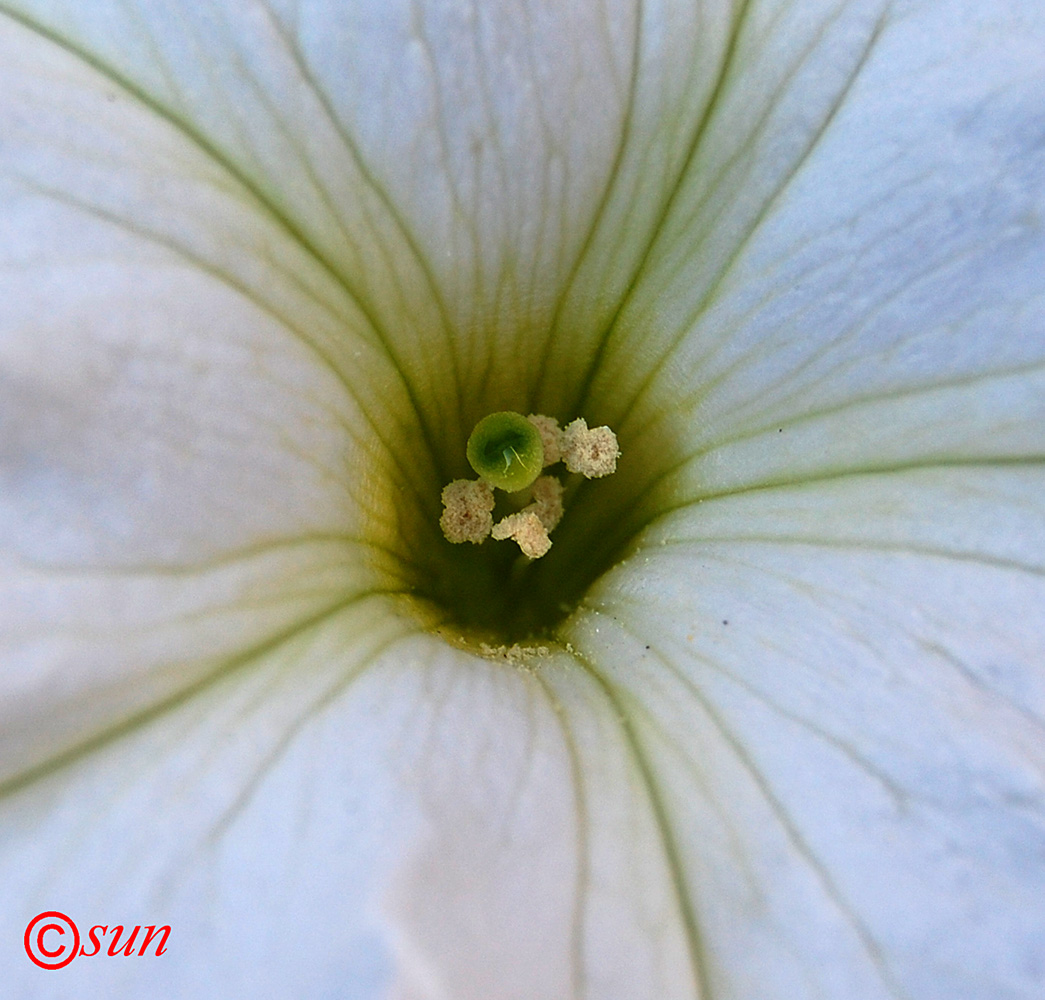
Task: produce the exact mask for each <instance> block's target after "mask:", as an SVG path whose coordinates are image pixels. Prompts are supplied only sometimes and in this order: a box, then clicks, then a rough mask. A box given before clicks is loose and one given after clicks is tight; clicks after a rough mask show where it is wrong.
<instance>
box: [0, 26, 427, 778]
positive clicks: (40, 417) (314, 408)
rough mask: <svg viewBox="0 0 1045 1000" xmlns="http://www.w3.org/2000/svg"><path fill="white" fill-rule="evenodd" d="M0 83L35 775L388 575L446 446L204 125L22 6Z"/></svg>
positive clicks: (13, 502) (7, 313)
mask: <svg viewBox="0 0 1045 1000" xmlns="http://www.w3.org/2000/svg"><path fill="white" fill-rule="evenodd" d="M0 94H2V95H3V96H2V97H0V134H3V135H4V142H3V144H2V145H0V199H2V201H3V204H4V206H5V210H4V224H3V227H2V229H0V300H2V301H3V302H4V309H3V312H2V316H0V427H2V428H3V434H2V443H0V487H2V489H0V658H2V662H3V671H2V672H0V705H2V708H0V720H2V721H0V732H2V733H3V736H2V737H0V743H2V751H0V761H2V764H0V772H2V775H3V776H4V777H10V776H11V775H12V774H15V773H19V772H20V771H22V770H24V769H25V768H26V767H30V766H33V765H34V764H35V763H38V762H39V761H40V760H42V759H44V758H46V757H48V756H53V755H55V754H58V753H61V752H64V751H65V750H67V749H69V748H70V747H71V746H72V745H74V744H77V743H80V742H83V741H84V740H87V739H90V738H93V737H94V736H97V735H99V734H101V733H102V732H104V731H106V730H108V729H110V728H111V727H113V726H116V725H119V724H122V723H123V722H125V721H126V720H127V719H129V718H130V717H131V716H132V715H133V714H134V713H135V712H136V711H139V710H142V709H143V708H145V707H148V706H151V705H153V704H155V703H156V702H157V701H160V700H162V699H163V698H165V697H167V696H169V695H171V694H173V693H175V692H176V691H178V690H184V689H186V688H188V687H189V686H191V685H192V684H194V683H195V682H196V681H198V680H199V679H200V678H202V677H203V676H205V675H206V674H207V673H209V672H211V671H213V670H215V669H216V668H217V667H219V666H220V665H222V664H224V663H226V662H228V661H229V660H230V659H231V658H233V657H236V656H239V655H242V654H244V653H246V652H248V651H250V650H256V649H258V648H260V647H262V646H264V645H265V644H266V643H269V642H271V641H274V640H275V639H276V638H277V637H279V636H281V635H283V634H284V633H286V632H288V631H292V630H293V629H294V628H296V627H297V626H298V625H300V624H301V623H303V622H308V621H309V620H310V619H312V618H314V617H315V616H317V615H321V614H323V613H325V612H327V611H329V610H330V609H331V608H333V607H336V606H338V605H339V604H341V603H344V602H345V601H348V600H351V599H352V598H353V597H355V596H356V595H358V594H359V593H360V592H362V591H365V590H366V589H367V588H372V587H373V586H375V583H374V579H375V577H374V573H373V566H374V565H378V564H380V561H381V559H382V558H383V557H382V555H381V551H380V550H381V546H382V545H383V544H384V545H388V544H394V542H390V541H389V539H390V537H394V536H390V529H389V527H388V522H389V515H390V512H389V510H388V505H387V504H384V506H383V509H382V507H381V505H380V504H377V503H375V496H376V495H377V494H376V491H375V486H376V485H380V484H381V483H382V481H383V482H384V484H385V488H387V487H391V488H392V489H399V490H405V489H409V488H410V486H411V480H410V477H411V476H414V475H416V474H417V473H416V470H417V469H420V468H423V459H419V460H418V461H417V463H416V464H415V468H414V469H408V470H405V471H404V470H401V469H397V468H396V466H395V464H394V463H393V461H392V459H391V458H390V457H389V455H388V454H387V452H386V451H385V449H384V448H383V446H382V444H381V438H380V434H379V433H377V432H376V431H374V429H373V428H374V427H375V426H379V427H380V426H384V427H393V426H394V425H395V421H394V420H392V418H391V417H390V416H388V410H389V408H393V409H394V408H395V407H397V406H402V400H403V398H404V395H405V390H404V389H403V388H402V384H401V380H399V379H398V377H397V376H396V373H395V372H394V370H393V369H392V368H391V366H390V365H389V364H388V362H387V359H386V357H385V356H384V355H383V353H382V352H380V351H379V350H378V349H376V348H375V347H374V346H373V345H372V344H371V343H369V341H368V339H367V336H366V331H365V323H364V322H362V320H361V319H360V317H359V314H358V310H355V308H354V307H353V306H352V304H351V303H350V302H349V301H348V300H347V299H346V296H345V293H344V290H343V289H342V288H340V287H339V286H338V285H337V283H336V282H335V281H334V280H333V279H331V278H330V277H329V276H328V275H325V274H324V273H323V272H322V271H321V269H319V268H317V266H316V264H315V260H314V259H313V258H310V257H309V256H308V255H307V254H306V253H305V252H304V251H302V249H301V247H300V245H299V244H298V243H297V242H295V241H294V240H293V239H292V238H291V237H290V236H289V235H288V233H287V232H286V231H285V229H284V228H281V227H280V226H279V225H278V224H277V223H276V222H274V221H273V220H272V219H271V218H270V217H266V216H265V215H264V214H263V213H262V212H261V211H260V210H259V207H258V205H257V203H256V200H255V199H253V198H252V196H251V195H250V193H249V192H248V191H247V190H246V189H245V188H244V187H243V185H242V184H240V183H238V182H237V180H236V178H235V177H233V176H231V175H230V173H229V172H228V170H226V169H224V168H223V167H222V166H221V165H220V164H218V163H216V162H215V161H214V159H213V158H212V157H210V156H209V155H207V154H206V153H205V152H204V151H201V150H200V149H199V148H198V146H197V145H196V144H195V143H193V142H192V141H191V140H190V139H189V138H188V137H187V136H186V135H185V133H184V132H183V131H180V130H179V129H177V128H175V127H173V126H172V125H171V124H170V123H169V122H167V121H164V120H163V119H162V118H160V117H158V116H157V115H156V114H155V113H154V112H153V111H152V110H151V109H149V108H147V107H144V106H143V105H142V104H141V102H140V101H139V100H137V99H135V98H134V97H133V95H131V94H129V93H127V92H126V91H124V90H121V89H120V88H118V87H116V86H114V85H113V83H112V81H110V80H108V79H107V78H106V77H105V76H104V75H102V74H99V73H98V72H96V71H95V70H94V69H93V68H91V67H90V66H87V65H85V64H84V63H83V61H82V60H81V59H79V58H77V57H75V56H73V55H71V54H70V53H68V52H66V51H64V50H63V49H61V48H59V47H56V46H55V45H54V44H53V43H52V42H50V41H49V40H47V39H44V38H41V37H39V36H38V35H37V34H35V33H33V32H30V31H28V30H27V29H26V28H24V27H22V26H20V25H18V24H15V23H13V22H11V21H10V20H4V21H0ZM357 329H362V330H363V331H364V332H362V333H359V334H358V335H356V334H355V333H354V331H355V330H357ZM364 375H365V377H364ZM346 389H347V390H348V391H346ZM364 465H366V466H368V467H369V468H371V469H372V470H373V471H374V473H375V475H374V477H372V478H369V479H368V478H366V477H361V476H359V474H358V469H359V468H360V467H362V466H364ZM378 472H380V475H378ZM375 507H376V508H377V510H376V511H375ZM364 522H365V523H366V524H367V528H368V532H367V534H368V537H367V538H366V539H365V544H361V535H360V533H361V524H363V523H364ZM382 524H384V525H385V527H382ZM393 527H394V525H393ZM368 552H369V553H370V555H367V553H368ZM371 556H372V557H373V559H374V560H376V561H371ZM364 557H365V558H364ZM368 563H369V565H368ZM45 719H46V720H47V721H46V724H44V722H43V720H45Z"/></svg>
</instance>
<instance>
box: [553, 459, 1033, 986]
mask: <svg viewBox="0 0 1045 1000" xmlns="http://www.w3.org/2000/svg"><path fill="white" fill-rule="evenodd" d="M1043 495H1045V492H1043V490H1042V479H1041V475H1040V473H1039V471H1038V470H1037V469H1023V470H1015V469H1004V468H1002V469H982V470H970V469H961V470H943V469H935V470H933V469H930V470H913V471H908V472H902V473H895V474H893V475H888V476H886V475H879V476H854V477H851V478H847V479H842V480H838V481H835V482H832V483H825V484H818V485H810V486H804V487H780V488H777V489H773V490H766V491H760V492H758V493H752V494H749V495H746V496H744V497H735V496H734V497H727V498H723V499H721V500H717V501H708V502H706V503H704V504H701V505H699V506H697V507H694V508H692V509H690V510H687V511H685V512H683V513H680V514H678V515H677V516H676V517H674V518H672V519H669V520H668V521H666V522H664V523H663V524H661V525H659V526H657V527H656V528H655V529H651V532H650V534H649V537H648V538H647V539H646V540H645V541H646V545H645V546H644V548H643V549H642V551H641V553H640V554H639V555H637V556H636V557H634V558H633V559H632V560H631V561H630V563H628V564H626V565H625V566H624V567H622V568H621V569H620V570H618V571H617V572H615V573H614V574H613V575H611V577H609V578H608V579H607V580H606V581H604V583H602V584H601V585H600V586H599V587H598V588H597V591H596V593H595V594H593V595H592V596H591V597H590V599H589V603H590V605H591V606H592V607H593V609H595V610H594V611H593V612H592V613H587V614H581V615H580V616H579V618H578V620H577V622H576V624H575V626H574V628H573V641H574V644H575V645H577V646H578V648H580V649H582V650H583V651H584V653H585V655H586V656H587V658H588V659H589V660H590V662H592V663H594V664H596V665H597V669H598V670H599V671H601V672H602V674H603V676H604V677H605V680H606V683H607V685H608V686H609V688H610V690H611V691H612V692H613V696H614V699H615V701H616V704H617V705H618V706H619V710H620V711H621V712H622V713H625V714H626V715H628V716H629V717H630V718H631V719H632V720H633V721H632V723H631V727H632V731H633V732H634V734H635V743H636V747H637V752H638V753H639V755H640V757H641V758H643V759H645V760H646V761H647V762H648V764H647V766H648V770H649V774H650V780H651V784H652V786H653V787H654V788H655V789H657V794H658V795H659V797H660V800H661V802H662V803H663V808H664V812H665V815H666V820H667V823H668V824H669V828H670V830H671V831H672V835H673V837H674V838H675V843H676V845H677V850H678V855H679V858H680V868H681V879H682V881H683V883H684V885H685V889H686V893H687V895H688V899H689V900H690V905H691V906H692V908H693V911H694V915H695V916H694V923H695V926H696V927H697V928H698V930H699V942H700V955H701V961H702V964H703V971H704V975H705V977H706V980H705V981H706V983H707V986H708V995H710V996H721V997H744V998H749V997H759V998H766V1000H768V998H774V997H781V998H784V997H787V998H799V997H807V996H808V997H815V996H825V995H826V996H845V997H854V998H856V997H860V998H864V997H867V998H870V997H883V998H884V997H891V996H910V997H919V998H924V1000H928V998H939V1000H950V998H955V997H962V998H965V1000H972V998H977V1000H981V998H982V1000H989V998H995V997H1006V998H1023V1000H1031V998H1033V997H1038V996H1040V995H1041V992H1042V989H1043V987H1045V952H1043V951H1042V945H1041V942H1042V940H1043V934H1045V862H1043V859H1045V738H1043V736H1045V676H1043V674H1042V671H1041V664H1042V663H1043V662H1045V559H1043V558H1042V553H1043V552H1045V504H1043V502H1042V497H1043Z"/></svg>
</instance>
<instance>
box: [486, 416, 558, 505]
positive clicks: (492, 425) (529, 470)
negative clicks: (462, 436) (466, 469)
mask: <svg viewBox="0 0 1045 1000" xmlns="http://www.w3.org/2000/svg"><path fill="white" fill-rule="evenodd" d="M468 463H469V464H470V465H471V467H472V468H473V469H475V471H476V472H477V473H478V474H479V475H480V476H481V477H482V478H483V479H485V480H486V481H487V482H488V483H490V484H491V485H492V486H496V487H497V488H498V489H500V490H505V491H507V492H508V493H517V492H518V491H519V490H524V489H526V487H527V486H530V485H531V484H532V483H533V482H534V480H535V479H536V478H537V477H538V476H539V475H540V474H541V469H543V468H544V446H543V445H542V444H541V435H540V432H539V431H538V430H537V428H536V427H534V425H533V424H532V423H530V421H529V420H527V419H526V417H524V416H523V415H522V414H521V413H512V412H510V411H508V410H505V411H502V412H500V413H491V414H490V415H489V416H487V417H483V419H482V420H480V421H479V423H477V424H476V425H475V429H474V430H473V431H472V433H471V436H470V437H469V438H468Z"/></svg>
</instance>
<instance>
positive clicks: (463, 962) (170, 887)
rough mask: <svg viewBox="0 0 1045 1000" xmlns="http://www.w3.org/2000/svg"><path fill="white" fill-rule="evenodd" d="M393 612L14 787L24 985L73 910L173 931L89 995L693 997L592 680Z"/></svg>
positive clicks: (340, 622) (646, 830)
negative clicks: (32, 944)
mask: <svg viewBox="0 0 1045 1000" xmlns="http://www.w3.org/2000/svg"><path fill="white" fill-rule="evenodd" d="M384 600H385V599H379V598H375V599H372V600H371V601H369V602H365V603H363V604H361V605H359V606H357V607H356V608H353V609H349V610H346V611H343V612H341V613H339V614H337V615H332V616H331V617H330V618H329V619H328V620H326V621H325V622H324V623H322V624H320V625H318V626H316V627H314V628H312V629H309V630H303V631H302V632H301V633H300V634H299V635H298V636H297V637H296V638H294V639H293V640H291V641H289V642H287V643H284V644H283V645H281V646H280V647H279V649H277V650H274V651H272V652H271V653H268V654H264V655H261V656H259V657H257V658H256V659H254V660H252V661H251V662H250V663H249V664H244V665H241V666H240V667H237V668H231V669H229V670H227V671H225V672H224V673H223V674H222V675H221V676H220V677H218V678H216V679H214V680H213V681H212V682H211V683H210V684H209V685H208V686H207V687H206V688H205V689H204V690H201V691H200V692H198V693H196V694H195V695H193V696H192V697H189V698H186V699H184V700H183V701H182V702H181V703H180V704H178V705H175V706H173V707H171V708H170V710H168V711H167V712H165V713H163V714H162V715H159V716H158V717H157V718H155V719H154V720H152V721H150V722H148V723H147V724H143V725H141V726H139V727H138V728H137V729H136V730H135V731H134V732H132V733H130V734H128V735H126V736H124V737H122V738H120V739H116V740H112V741H110V742H109V743H107V744H106V745H105V746H104V747H102V748H100V749H99V750H97V751H96V752H95V753H94V754H93V755H91V756H89V757H83V758H81V759H80V760H78V761H76V762H74V763H72V764H70V765H68V766H66V767H63V768H60V769H55V770H52V771H51V772H50V773H47V774H44V775H40V776H37V777H36V780H34V781H32V782H29V783H26V784H24V785H21V786H17V787H7V788H6V789H5V796H4V811H3V823H2V825H0V836H2V840H3V843H2V852H3V857H4V885H5V891H4V893H3V902H2V904H0V905H2V907H3V915H2V916H0V925H2V926H4V927H5V928H9V929H12V932H11V933H5V934H4V935H3V938H2V940H0V963H2V965H3V967H4V969H5V970H6V975H7V977H8V978H7V980H6V982H7V986H8V989H14V990H15V991H16V992H17V993H18V995H20V996H34V995H36V993H35V992H34V990H35V989H37V988H38V987H37V984H39V983H40V982H41V980H40V972H39V970H37V969H36V968H35V967H34V966H32V965H30V963H29V961H28V959H27V958H26V957H25V956H24V955H23V954H21V930H22V929H23V927H24V924H25V923H26V922H28V919H29V917H31V916H32V915H33V914H34V913H36V912H38V911H41V910H46V909H54V908H57V909H60V910H61V911H62V912H64V913H67V914H68V915H69V916H70V917H72V919H73V920H75V921H77V922H78V924H79V927H80V931H81V934H82V935H84V936H85V940H86V934H87V931H88V929H89V928H90V927H91V926H93V925H96V924H105V925H107V926H112V925H114V924H116V923H123V924H125V925H133V924H135V923H138V924H141V925H143V926H145V925H149V924H154V925H163V924H167V925H169V926H170V927H171V936H170V945H169V948H170V950H169V952H168V954H166V955H164V956H162V957H161V958H157V959H154V958H152V957H151V956H145V957H142V958H140V959H139V960H136V961H135V962H134V963H128V962H125V961H123V960H122V959H121V960H119V961H115V960H112V959H108V958H105V957H98V958H93V959H92V958H87V957H81V958H79V959H76V960H74V962H73V964H71V965H70V966H69V967H68V968H67V969H66V970H65V971H64V972H63V973H62V975H63V980H62V982H63V988H64V989H67V990H72V991H73V992H75V993H76V995H77V996H84V997H93V996H109V995H112V991H114V990H115V991H117V992H118V993H119V994H120V995H131V994H135V995H137V994H139V993H141V992H143V991H145V992H156V991H157V990H158V991H160V992H163V993H164V995H170V996H186V997H187V996H192V995H199V992H200V991H201V990H202V991H204V992H206V991H207V990H214V989H217V988H219V987H220V991H221V993H222V995H223V996H230V997H241V996H242V997H251V996H258V995H264V996H279V995H289V994H290V993H294V994H295V995H296V994H303V995H309V996H325V995H338V996H359V997H362V996H399V997H411V998H420V997H425V998H453V1000H468V998H475V1000H480V998H483V1000H499V998H505V1000H507V998H511V997H520V996H525V997H528V998H534V1000H542V998H547V1000H559V998H561V997H564V996H572V995H577V996H591V997H599V998H614V997H619V998H621V1000H625V998H627V1000H632V998H650V1000H654V998H662V997H666V998H688V997H693V996H694V993H693V978H692V970H691V967H690V965H689V954H688V951H687V949H686V947H685V942H684V938H683V933H682V924H681V922H680V920H679V917H678V899H677V896H676V893H675V889H674V885H673V883H672V880H671V872H670V867H669V865H668V863H667V859H666V858H665V855H664V850H663V844H662V842H661V839H660V834H659V831H658V830H657V828H656V824H655V823H654V820H653V816H652V813H651V812H650V810H649V804H648V801H647V800H646V798H645V788H644V785H643V782H642V779H641V777H640V776H639V775H638V774H637V773H636V770H635V764H634V761H633V759H632V758H631V757H630V754H629V752H628V750H627V747H626V746H625V744H624V741H623V739H622V730H621V727H620V723H619V720H618V719H617V718H616V717H615V716H613V714H612V713H611V712H610V711H609V705H608V702H607V701H606V699H605V698H604V696H602V695H601V694H600V693H599V691H598V690H597V688H596V687H595V685H594V684H593V682H592V681H591V680H590V678H589V677H588V676H587V675H586V674H585V672H584V671H582V670H580V669H579V668H578V667H577V665H576V664H575V663H573V662H572V660H570V659H569V658H568V657H562V658H561V659H560V660H559V662H557V663H548V664H546V665H545V667H544V669H542V671H541V672H540V673H539V674H534V673H531V672H528V671H524V670H520V669H518V667H516V666H513V665H510V664H506V663H498V662H490V661H483V660H478V659H476V658H474V657H471V656H468V655H466V654H464V653H460V652H456V651H453V650H451V649H450V648H448V647H447V646H446V645H445V644H444V643H443V642H441V641H440V640H436V639H434V638H431V637H427V636H422V637H410V636H409V633H410V632H411V631H412V630H413V626H412V625H411V624H410V623H409V622H408V620H406V619H402V618H398V617H397V616H396V615H395V614H394V613H390V609H389V608H387V607H382V606H381V605H382V602H383V601H384ZM575 716H576V719H574V717H575ZM114 776H117V777H118V780H115V781H114ZM578 795H580V796H581V799H580V800H578V798H577V797H578ZM624 833H626V836H622V834H624ZM14 930H18V933H14V932H13V931H14ZM106 940H107V943H109V942H111V937H110V938H107V939H106ZM51 943H52V944H53V942H51Z"/></svg>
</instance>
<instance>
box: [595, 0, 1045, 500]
mask: <svg viewBox="0 0 1045 1000" xmlns="http://www.w3.org/2000/svg"><path fill="white" fill-rule="evenodd" d="M764 6H765V7H768V8H769V9H772V10H773V11H775V12H776V15H777V17H778V23H777V24H776V25H775V27H774V28H773V31H772V33H771V34H770V35H766V34H765V32H762V33H760V32H759V31H758V30H756V28H755V27H754V26H753V25H748V26H747V27H745V28H744V29H743V30H742V31H741V35H740V38H741V40H742V41H743V44H742V45H741V48H742V49H743V53H746V54H747V57H748V59H749V60H754V62H753V64H752V63H751V62H749V61H746V60H745V59H744V58H743V54H742V53H741V52H739V51H738V54H737V57H736V58H737V60H738V62H737V65H736V67H735V70H734V71H733V75H732V76H731V77H730V82H729V86H725V89H724V92H723V94H722V96H721V103H720V105H719V107H718V108H717V110H716V111H715V113H714V114H713V116H712V120H711V121H710V123H709V125H708V130H707V133H706V134H705V136H704V137H703V138H702V139H701V141H700V142H699V143H698V144H697V146H696V147H695V151H694V157H693V159H692V161H691V162H690V164H689V166H688V170H687V172H686V174H685V176H684V178H683V180H682V182H681V184H680V187H679V190H678V193H677V195H676V197H675V200H674V202H673V203H672V206H671V210H670V213H669V215H668V218H667V221H666V224H665V226H664V227H663V228H662V229H661V231H660V232H659V233H658V235H657V238H656V240H655V241H654V242H653V243H652V245H651V246H650V249H649V254H648V256H647V258H646V259H645V261H644V263H643V267H642V270H641V271H640V273H639V275H638V277H637V278H636V280H635V282H634V285H633V288H632V290H631V292H630V293H629V296H628V298H627V301H626V303H625V304H624V306H623V308H622V310H621V312H620V314H619V316H618V317H617V319H616V321H615V324H614V326H613V328H612V331H611V333H610V335H609V339H608V341H607V343H606V346H605V348H604V351H603V354H602V359H601V364H600V366H599V369H598V372H597V375H596V378H595V381H594V384H593V386H592V388H591V390H590V393H589V398H591V399H593V400H598V401H599V402H600V405H602V406H604V407H605V409H603V410H602V411H601V412H600V416H599V419H605V420H607V421H608V422H609V423H611V425H612V426H614V428H615V430H617V432H618V434H619V435H621V436H622V437H623V438H627V439H629V440H630V445H631V450H632V452H633V453H637V454H642V455H652V456H654V460H653V461H651V462H650V467H651V479H653V480H658V485H657V492H656V494H654V495H652V496H648V497H647V498H646V499H645V501H644V502H646V503H648V504H650V505H652V506H655V505H656V504H657V503H658V502H662V503H663V502H667V503H670V502H672V498H673V497H681V498H686V497H691V496H693V495H694V494H698V495H699V494H709V493H719V492H724V491H729V490H736V489H742V488H749V487H752V486H758V485H764V484H767V483H774V482H785V481H795V480H797V479H801V478H809V477H819V476H826V475H834V474H836V473H839V472H844V471H861V470H870V469H875V468H891V467H895V466H911V465H916V464H919V463H926V462H928V463H934V462H941V461H982V460H993V459H996V458H1001V459H1010V458H1020V457H1024V456H1028V455H1041V454H1043V453H1045V431H1043V429H1045V409H1043V403H1042V400H1043V398H1045V394H1043V390H1045V382H1043V379H1045V374H1043V372H1045V337H1043V336H1042V333H1041V331H1042V328H1043V323H1045V269H1043V268H1042V267H1041V261H1042V255H1043V248H1045V234H1043V227H1042V218H1043V212H1045V190H1043V187H1042V177H1043V176H1045V161H1043V158H1042V145H1041V126H1040V116H1039V115H1038V113H1037V108H1038V105H1039V94H1040V92H1041V87H1042V84H1043V80H1045V64H1043V61H1042V58H1041V52H1042V51H1043V45H1045V13H1043V9H1042V7H1041V6H1040V5H1039V4H1034V3H1015V4H1007V5H1005V6H1004V7H990V6H988V7H984V6H981V5H977V4H961V3H950V2H944V3H933V4H912V5H889V6H885V5H875V4H868V3H865V4H861V3H851V4H841V5H838V6H837V7H832V8H831V10H830V11H828V10H827V8H826V7H825V8H824V10H823V12H822V13H823V16H818V15H817V11H819V10H820V9H821V6H822V5H820V4H817V3H803V4H799V5H795V4H773V5H758V4H756V5H752V10H751V14H750V17H754V18H756V20H760V19H762V18H763V17H767V16H769V10H768V9H767V10H763V7H764ZM876 8H880V10H876ZM828 14H830V16H829V17H828V16H827V15H828ZM879 15H880V16H879ZM768 38H771V39H772V44H771V45H770V44H769V42H768V41H767V39H768ZM738 44H739V43H738ZM778 57H779V59H778ZM778 62H779V63H780V64H779V65H778ZM771 69H772V70H773V72H770V70H771ZM785 70H787V71H788V72H787V75H786V79H784V80H782V81H781V80H778V79H777V77H776V76H774V72H776V73H778V74H779V73H783V72H784V71H785ZM745 109H749V110H745ZM760 116H761V117H760ZM749 119H751V120H752V121H757V122H758V128H757V130H754V131H752V129H753V128H754V126H753V125H752V127H750V128H749V127H747V125H746V124H745V123H747V122H748V121H749ZM763 119H764V120H763ZM742 125H743V127H742ZM651 366H654V372H653V374H652V375H651V374H650V370H651ZM682 424H685V426H686V430H685V432H684V433H680V431H679V427H680V426H681V425H682ZM659 456H663V459H662V460H661V458H660V457H659ZM660 480H662V481H660Z"/></svg>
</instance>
